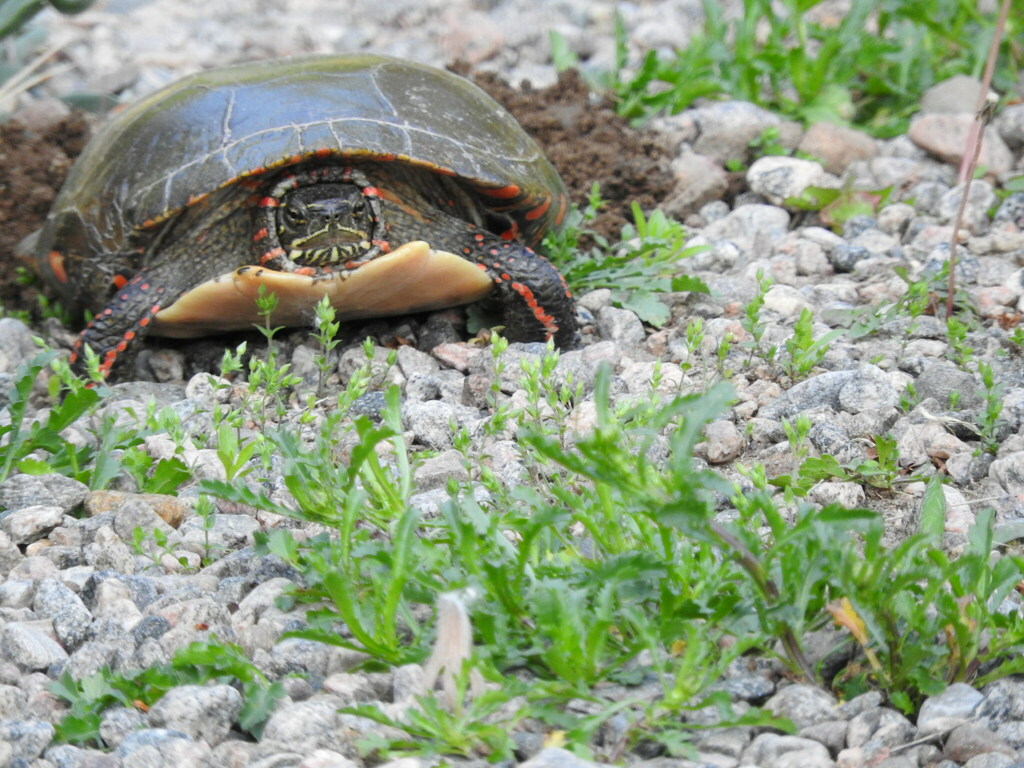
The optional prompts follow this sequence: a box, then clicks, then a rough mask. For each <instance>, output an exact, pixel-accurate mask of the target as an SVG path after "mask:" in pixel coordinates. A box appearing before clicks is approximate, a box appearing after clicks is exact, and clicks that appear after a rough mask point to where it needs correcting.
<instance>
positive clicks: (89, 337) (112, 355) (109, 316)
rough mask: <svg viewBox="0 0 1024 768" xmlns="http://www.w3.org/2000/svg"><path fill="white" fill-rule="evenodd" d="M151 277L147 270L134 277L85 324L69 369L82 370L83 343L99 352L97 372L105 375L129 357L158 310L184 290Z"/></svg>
mask: <svg viewBox="0 0 1024 768" xmlns="http://www.w3.org/2000/svg"><path fill="white" fill-rule="evenodd" d="M153 277H154V276H153V275H151V274H149V273H148V272H142V273H140V274H138V275H136V276H135V277H133V278H132V279H131V280H129V281H128V282H127V283H125V284H124V285H123V286H122V287H121V288H120V289H119V290H118V291H117V293H116V294H115V295H114V297H113V298H112V299H111V300H110V302H109V303H108V304H107V306H105V307H104V308H103V309H102V310H100V312H99V313H98V314H97V315H96V316H95V317H94V318H93V319H92V321H91V322H90V323H89V324H88V325H87V326H85V329H84V330H83V331H82V332H81V333H80V334H79V336H78V340H77V341H76V342H75V345H74V347H73V348H72V350H71V358H70V361H69V362H70V363H71V365H72V368H74V369H75V370H76V371H79V372H81V371H84V369H85V347H86V345H88V346H89V348H90V349H92V351H93V352H95V353H96V354H97V355H99V358H100V372H101V373H102V374H103V376H104V377H107V376H109V375H110V372H111V370H112V369H113V367H114V365H115V364H116V363H118V362H124V361H125V360H126V359H127V358H128V357H129V356H130V353H131V351H132V350H133V349H134V348H135V345H136V344H137V343H138V342H139V340H141V339H142V338H143V337H144V336H145V335H146V334H147V333H148V332H149V330H150V325H151V323H152V322H153V319H154V318H155V317H156V315H157V313H158V312H160V310H161V309H163V307H164V306H167V305H169V304H172V303H173V302H174V301H175V299H177V298H178V296H180V295H181V294H182V293H183V292H184V291H183V289H173V288H172V287H171V286H169V285H167V284H156V283H154V280H153Z"/></svg>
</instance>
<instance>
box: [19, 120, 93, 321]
mask: <svg viewBox="0 0 1024 768" xmlns="http://www.w3.org/2000/svg"><path fill="white" fill-rule="evenodd" d="M89 133H90V130H89V124H88V121H87V120H86V119H85V118H84V117H83V116H82V115H78V114H75V115H71V116H70V117H67V118H64V119H63V120H60V121H59V122H57V123H56V124H54V125H53V126H52V127H51V128H49V129H47V130H46V131H45V132H43V133H42V134H40V135H35V134H33V133H32V132H30V131H29V130H28V129H26V128H24V127H23V126H21V125H20V124H19V123H17V122H10V123H6V124H0V306H2V307H3V308H4V309H6V310H8V311H15V310H28V311H29V312H33V313H34V312H36V310H37V308H38V302H37V301H36V292H35V289H34V288H31V287H29V288H26V287H25V286H24V285H22V283H21V281H18V280H17V279H16V278H17V270H16V267H18V266H28V264H27V263H23V262H21V261H19V260H17V258H16V257H15V248H16V246H17V245H18V243H19V242H20V241H21V239H22V238H24V237H25V236H26V235H29V234H31V233H32V232H34V231H35V230H37V229H39V227H40V225H41V224H42V223H43V219H45V218H46V214H47V212H48V211H49V210H50V205H51V204H52V203H53V199H54V198H55V197H56V196H57V192H58V190H60V185H61V184H62V183H63V182H64V177H65V176H67V174H68V169H69V168H70V167H71V161H72V160H73V159H74V158H75V157H77V156H78V153H79V152H81V151H82V147H84V146H85V142H86V141H87V140H88V138H89Z"/></svg>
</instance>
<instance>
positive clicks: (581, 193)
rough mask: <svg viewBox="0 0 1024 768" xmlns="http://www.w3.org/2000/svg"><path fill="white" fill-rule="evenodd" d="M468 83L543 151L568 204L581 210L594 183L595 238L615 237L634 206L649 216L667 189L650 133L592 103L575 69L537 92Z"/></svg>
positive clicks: (483, 79)
mask: <svg viewBox="0 0 1024 768" xmlns="http://www.w3.org/2000/svg"><path fill="white" fill-rule="evenodd" d="M475 81H476V84H477V85H479V86H480V87H481V88H483V89H484V90H485V91H487V92H488V93H489V94H490V95H491V97H492V98H494V99H495V100H496V101H497V102H498V103H499V104H501V105H502V106H504V107H505V109H507V110H508V111H509V112H511V113H512V114H513V115H515V117H516V119H517V120H518V121H519V122H520V124H521V125H522V126H523V128H525V129H526V132H527V133H529V134H530V135H531V136H533V138H534V139H536V140H537V142H538V143H539V144H540V145H541V146H542V147H543V148H544V151H545V153H547V156H548V159H550V160H551V162H552V163H554V165H555V167H556V168H557V169H558V172H559V173H560V174H561V175H562V179H563V180H564V181H565V184H566V186H567V187H568V188H569V195H570V198H571V199H572V201H573V202H575V203H579V204H580V205H583V204H584V203H585V202H586V200H587V197H588V196H589V194H590V190H591V187H592V186H593V185H594V182H597V183H598V184H599V185H600V188H601V190H600V191H601V197H602V198H603V199H604V200H605V203H606V205H605V207H604V209H603V210H602V212H601V214H600V215H599V216H598V218H597V219H596V220H595V221H594V223H593V228H594V229H595V230H596V231H597V232H598V233H599V234H602V235H604V236H605V237H607V238H609V239H612V240H616V239H618V236H619V233H620V231H621V230H622V225H623V224H625V223H626V222H631V221H632V220H633V216H632V213H631V211H630V207H631V205H632V203H633V201H634V200H635V201H636V202H638V203H639V204H640V207H641V208H643V209H644V210H645V211H649V210H651V209H653V208H655V207H656V206H657V205H658V204H659V203H661V202H662V201H663V200H665V198H667V197H668V196H669V193H670V192H671V191H672V187H673V180H672V176H671V174H670V173H669V171H668V164H669V158H668V156H667V154H666V152H665V150H664V148H663V147H662V146H661V144H659V143H658V141H657V140H656V137H655V136H654V134H652V133H650V132H647V131H642V130H638V129H636V128H633V127H631V126H630V125H629V123H628V122H627V121H626V120H625V119H624V118H622V117H619V116H618V115H617V114H615V110H614V108H613V106H612V104H611V102H610V101H608V100H607V99H595V98H593V97H592V95H591V93H590V89H589V88H588V87H587V84H586V83H585V82H584V81H583V78H581V77H580V75H579V73H578V72H577V71H576V70H569V71H567V72H563V73H562V74H561V75H560V76H559V78H558V82H557V83H556V84H555V85H553V86H551V87H550V88H541V89H534V88H533V87H532V86H531V85H530V84H529V83H523V84H522V86H521V87H520V88H518V89H517V88H513V87H511V86H509V85H508V83H506V82H505V81H504V80H502V79H501V78H499V77H497V76H495V75H487V74H484V75H477V76H476V78H475Z"/></svg>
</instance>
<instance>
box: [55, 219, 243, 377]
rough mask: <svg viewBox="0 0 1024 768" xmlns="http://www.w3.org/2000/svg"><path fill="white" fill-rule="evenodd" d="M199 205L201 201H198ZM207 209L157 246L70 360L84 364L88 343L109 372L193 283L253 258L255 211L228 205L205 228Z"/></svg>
mask: <svg viewBox="0 0 1024 768" xmlns="http://www.w3.org/2000/svg"><path fill="white" fill-rule="evenodd" d="M197 208H198V207H197ZM201 214H202V210H201V209H199V210H197V212H192V214H191V216H189V217H185V218H183V219H182V221H181V222H180V223H179V224H178V225H176V229H175V231H174V232H173V233H172V234H173V237H169V238H166V239H165V240H164V241H162V242H161V243H160V244H159V245H158V246H157V247H158V248H159V249H160V250H159V255H158V256H157V257H156V259H155V260H154V261H153V262H152V263H150V264H148V265H147V266H145V267H144V268H143V269H142V270H141V271H140V272H139V273H138V274H137V275H135V276H134V277H132V278H131V279H130V280H128V281H127V282H126V283H124V285H122V286H121V287H120V288H118V289H117V291H116V292H115V293H114V294H113V296H112V297H111V298H110V301H108V302H107V305H106V306H105V307H104V308H103V309H101V310H100V311H99V312H98V313H97V314H96V316H95V317H94V318H93V319H92V322H90V323H89V324H88V325H87V326H86V327H85V329H84V330H83V331H82V333H81V334H80V335H79V337H78V341H76V342H75V346H74V348H73V349H72V354H71V359H70V362H71V365H72V367H73V368H74V369H75V370H76V371H79V372H82V371H84V369H85V360H84V347H85V345H88V346H89V347H90V349H92V351H93V352H95V353H96V354H98V355H99V357H100V372H101V373H102V374H103V376H104V377H108V376H109V375H110V372H111V370H112V369H113V368H114V366H115V365H117V366H123V365H124V363H125V362H127V358H129V357H130V356H131V354H132V352H133V350H134V349H135V347H136V346H137V345H138V342H139V340H140V339H142V338H143V337H144V336H145V335H146V334H147V333H149V331H150V326H151V324H152V322H153V318H154V317H155V316H156V315H157V313H159V312H160V310H161V309H163V308H164V307H169V306H170V305H171V304H173V303H174V302H175V301H177V299H178V298H179V297H180V296H182V295H183V294H184V293H186V292H187V291H189V290H190V289H192V288H194V287H196V286H197V285H200V284H201V283H204V282H205V281H207V280H212V279H213V278H215V277H218V276H219V275H222V274H225V273H227V272H230V271H231V270H232V269H235V268H237V267H240V266H242V265H243V264H245V263H246V260H247V259H248V252H247V250H246V249H244V248H243V249H240V248H239V246H238V244H239V243H242V244H244V243H245V242H246V239H245V238H246V235H247V234H248V232H249V228H250V223H249V222H250V219H251V217H250V215H249V212H248V211H246V210H244V209H226V210H225V212H224V213H223V214H222V216H221V218H222V221H221V222H220V223H219V224H218V226H217V227H214V228H212V229H208V230H207V229H205V228H206V227H207V225H206V224H205V223H204V222H203V221H202V215H201Z"/></svg>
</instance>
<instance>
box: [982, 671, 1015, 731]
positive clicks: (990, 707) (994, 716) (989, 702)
mask: <svg viewBox="0 0 1024 768" xmlns="http://www.w3.org/2000/svg"><path fill="white" fill-rule="evenodd" d="M981 693H982V695H983V696H984V697H985V698H984V699H983V700H982V702H981V704H979V705H978V708H977V709H976V710H975V711H974V716H975V717H977V718H979V719H982V720H983V721H984V722H986V723H988V724H989V725H991V726H994V725H999V724H1000V723H1006V722H1011V721H1015V720H1016V721H1022V722H1024V678H1022V677H1020V676H1019V675H1014V676H1012V677H1003V678H1000V679H998V680H993V681H992V682H991V683H988V684H986V685H985V687H984V688H982V689H981Z"/></svg>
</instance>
